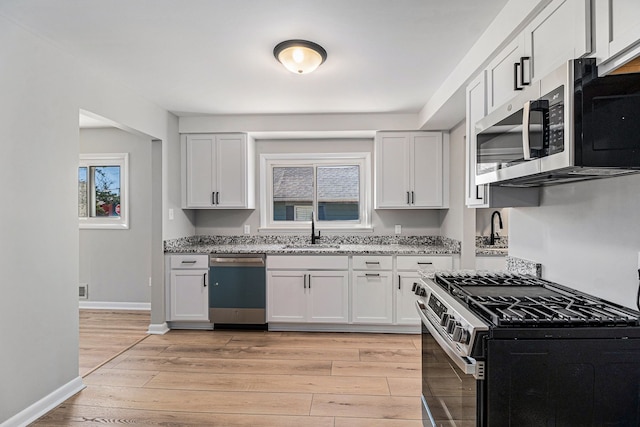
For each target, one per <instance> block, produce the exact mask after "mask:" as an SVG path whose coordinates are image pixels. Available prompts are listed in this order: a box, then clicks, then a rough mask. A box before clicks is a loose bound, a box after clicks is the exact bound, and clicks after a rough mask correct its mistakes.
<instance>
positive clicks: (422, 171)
mask: <svg viewBox="0 0 640 427" xmlns="http://www.w3.org/2000/svg"><path fill="white" fill-rule="evenodd" d="M448 150H449V146H448V143H447V142H445V141H444V139H443V134H442V133H440V132H378V133H377V134H376V143H375V156H376V171H375V208H376V209H433V208H435V209H437V208H446V207H447V205H448V164H449V160H448V159H449V151H448Z"/></svg>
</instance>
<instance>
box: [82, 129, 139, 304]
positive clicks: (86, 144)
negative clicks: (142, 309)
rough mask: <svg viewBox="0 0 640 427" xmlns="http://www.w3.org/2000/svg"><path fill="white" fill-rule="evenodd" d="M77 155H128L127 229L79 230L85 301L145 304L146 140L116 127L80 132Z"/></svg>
mask: <svg viewBox="0 0 640 427" xmlns="http://www.w3.org/2000/svg"><path fill="white" fill-rule="evenodd" d="M80 153H129V172H128V176H129V228H128V229H126V230H94V229H81V230H80V283H87V284H88V285H89V294H88V296H89V298H88V299H89V301H102V302H125V303H127V302H136V303H149V302H151V289H150V288H149V277H150V276H151V140H150V139H149V138H144V137H141V136H138V135H134V134H131V133H129V132H125V131H123V130H120V129H116V128H102V129H81V130H80Z"/></svg>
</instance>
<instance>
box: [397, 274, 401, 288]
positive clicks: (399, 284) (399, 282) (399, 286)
mask: <svg viewBox="0 0 640 427" xmlns="http://www.w3.org/2000/svg"><path fill="white" fill-rule="evenodd" d="M401 289H402V282H401V281H400V275H399V274H398V290H401Z"/></svg>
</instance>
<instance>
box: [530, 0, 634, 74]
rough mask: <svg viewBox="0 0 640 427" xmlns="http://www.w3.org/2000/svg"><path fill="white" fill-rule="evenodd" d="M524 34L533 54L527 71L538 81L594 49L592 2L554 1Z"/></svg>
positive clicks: (580, 0) (576, 0) (581, 0)
mask: <svg viewBox="0 0 640 427" xmlns="http://www.w3.org/2000/svg"><path fill="white" fill-rule="evenodd" d="M616 2H617V0H616ZM635 22H637V18H636V21H635ZM524 37H525V39H524V40H525V43H524V48H525V49H524V56H525V57H529V58H530V60H529V61H528V65H529V69H528V70H525V73H529V76H530V79H529V80H531V81H536V80H539V79H541V78H542V77H544V76H545V75H547V74H548V73H550V72H551V71H553V70H555V69H556V68H557V67H559V66H560V65H562V64H564V63H565V62H566V61H567V60H569V59H574V58H580V57H582V56H584V55H586V54H587V53H589V52H591V2H590V1H589V0H554V1H552V2H551V3H550V4H549V5H548V6H547V7H546V8H545V9H543V10H542V12H540V14H538V16H536V17H535V18H534V19H533V21H531V23H530V24H529V25H528V26H527V27H526V28H525V30H524ZM525 63H526V61H525Z"/></svg>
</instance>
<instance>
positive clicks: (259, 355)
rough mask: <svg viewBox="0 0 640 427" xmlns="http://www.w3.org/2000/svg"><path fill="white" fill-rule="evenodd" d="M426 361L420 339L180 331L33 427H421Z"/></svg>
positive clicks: (131, 356)
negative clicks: (423, 365) (120, 426)
mask: <svg viewBox="0 0 640 427" xmlns="http://www.w3.org/2000/svg"><path fill="white" fill-rule="evenodd" d="M114 315H117V313H114ZM82 322H83V320H82V319H81V324H82ZM146 326H148V320H147V325H146ZM146 326H145V331H146ZM133 329H135V328H133ZM420 358H421V357H420V336H419V335H396V334H357V333H301V332H267V331H220V330H216V331H180V330H173V331H170V332H169V333H167V334H166V335H151V336H148V337H147V338H145V339H144V340H142V341H140V342H139V343H137V344H136V345H134V346H133V347H131V348H130V349H128V350H126V351H125V352H123V353H121V354H120V355H118V356H117V357H115V358H114V359H113V360H111V361H109V362H107V363H106V364H103V365H102V366H101V367H100V368H98V369H96V370H95V371H93V372H91V373H90V374H89V375H87V376H86V377H84V378H83V380H84V383H85V384H86V385H87V387H86V388H85V389H84V390H83V391H81V392H80V393H78V394H77V395H75V396H73V397H72V398H70V399H69V400H67V401H66V402H65V403H63V404H62V405H60V406H59V407H57V408H56V409H54V410H53V411H51V412H50V413H48V414H47V415H45V416H44V417H43V418H41V419H40V420H38V421H37V422H36V423H34V424H33V425H35V426H98V425H100V426H101V425H104V424H127V425H154V426H230V427H248V426H265V427H271V426H274V427H275V426H278V427H288V426H291V427H293V426H295V427H301V426H304V427H307V426H310V427H315V426H318V427H360V426H362V427H364V426H367V427H421V426H422V423H421V421H420V417H421V407H420V397H419V396H420Z"/></svg>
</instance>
